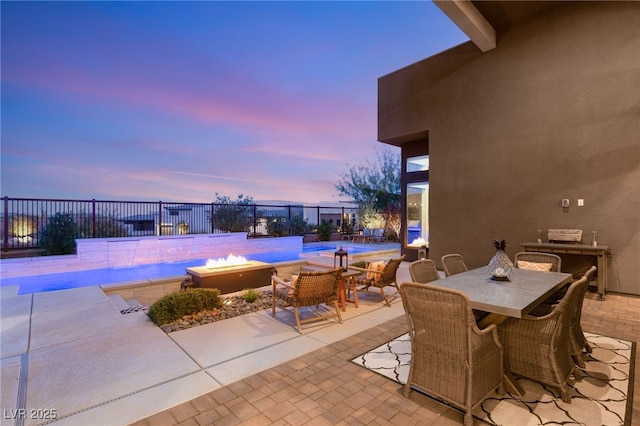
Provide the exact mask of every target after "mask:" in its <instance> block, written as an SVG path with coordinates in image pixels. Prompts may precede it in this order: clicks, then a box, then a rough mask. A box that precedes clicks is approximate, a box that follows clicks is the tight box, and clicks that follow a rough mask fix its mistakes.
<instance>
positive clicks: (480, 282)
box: [430, 266, 573, 396]
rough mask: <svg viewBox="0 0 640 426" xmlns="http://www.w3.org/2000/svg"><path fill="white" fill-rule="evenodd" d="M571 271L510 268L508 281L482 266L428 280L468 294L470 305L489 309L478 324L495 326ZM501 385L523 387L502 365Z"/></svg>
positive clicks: (533, 302)
mask: <svg viewBox="0 0 640 426" xmlns="http://www.w3.org/2000/svg"><path fill="white" fill-rule="evenodd" d="M572 277H573V276H572V275H571V274H566V273H563V272H540V271H530V270H527V269H520V268H514V269H513V271H512V272H511V274H510V275H509V280H508V281H495V280H493V279H492V278H491V274H490V273H489V271H488V268H487V267H486V266H484V267H481V268H476V269H471V270H469V271H466V272H462V273H459V274H455V275H451V276H449V277H446V278H442V279H439V280H436V281H432V282H431V283H430V284H432V285H436V286H439V287H446V288H450V289H454V290H458V291H461V292H463V293H464V294H466V295H467V297H469V300H470V301H471V307H472V308H473V309H476V310H480V311H485V312H489V313H490V315H489V316H487V317H485V318H483V319H482V320H481V321H480V322H479V323H478V326H479V327H480V328H484V327H486V326H488V325H490V324H496V325H497V326H499V324H501V323H502V322H504V321H506V320H507V319H508V318H509V317H512V318H522V317H524V316H526V315H527V314H528V313H529V312H531V310H533V309H534V308H535V307H536V306H538V305H539V304H540V303H541V302H542V301H543V300H545V299H546V298H547V297H549V296H550V295H552V294H553V293H554V292H555V291H556V290H558V289H560V288H561V287H562V286H564V285H565V284H567V283H569V282H571V280H572ZM504 375H505V385H506V386H507V388H509V390H510V391H511V392H514V393H516V394H518V395H520V396H523V395H524V389H523V388H522V386H520V385H519V384H518V383H517V382H516V380H515V379H514V378H513V376H512V375H511V372H510V371H509V369H508V365H505V374H504Z"/></svg>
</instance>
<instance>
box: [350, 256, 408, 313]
mask: <svg viewBox="0 0 640 426" xmlns="http://www.w3.org/2000/svg"><path fill="white" fill-rule="evenodd" d="M404 258H405V255H402V256H400V257H399V258H397V259H389V261H388V262H387V263H386V264H385V265H384V267H383V268H382V270H381V271H379V272H377V273H376V272H374V273H372V271H371V270H370V269H367V268H360V267H356V266H352V265H349V269H352V270H355V271H360V272H362V273H369V275H370V276H371V277H367V276H366V275H363V276H359V277H356V278H355V279H354V282H355V285H356V286H357V291H365V292H369V291H370V290H369V289H370V288H371V287H375V288H377V289H379V290H380V294H381V295H382V298H383V299H384V303H386V304H387V306H389V307H390V306H391V304H390V303H389V297H390V296H395V295H396V294H398V293H399V291H400V288H399V287H398V283H397V282H396V274H397V272H398V268H399V267H400V264H401V263H402V261H403V260H404ZM385 287H394V288H395V289H396V291H395V292H394V293H393V294H391V295H387V294H386V292H385V291H384V288H385ZM376 292H377V291H376Z"/></svg>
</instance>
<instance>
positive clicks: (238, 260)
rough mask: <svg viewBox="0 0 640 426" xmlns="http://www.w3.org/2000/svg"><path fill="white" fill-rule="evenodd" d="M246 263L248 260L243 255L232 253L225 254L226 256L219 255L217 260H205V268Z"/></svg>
mask: <svg viewBox="0 0 640 426" xmlns="http://www.w3.org/2000/svg"><path fill="white" fill-rule="evenodd" d="M247 263H248V261H247V259H246V258H245V257H244V256H234V255H233V254H229V256H227V257H226V258H224V257H221V258H219V259H218V260H215V259H209V260H207V268H209V269H214V268H226V267H229V266H239V265H246V264H247Z"/></svg>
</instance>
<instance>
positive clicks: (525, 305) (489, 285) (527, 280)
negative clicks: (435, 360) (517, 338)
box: [431, 266, 572, 318]
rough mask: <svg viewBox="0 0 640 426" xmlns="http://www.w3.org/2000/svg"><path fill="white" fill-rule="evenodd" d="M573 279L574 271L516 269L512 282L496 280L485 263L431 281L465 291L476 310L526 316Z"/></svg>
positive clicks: (519, 316)
mask: <svg viewBox="0 0 640 426" xmlns="http://www.w3.org/2000/svg"><path fill="white" fill-rule="evenodd" d="M571 279H572V275H571V274H566V273H563V272H540V271H529V270H527V269H520V268H514V269H513V271H512V272H511V275H509V280H508V281H495V280H493V279H492V278H491V274H490V273H489V271H488V269H487V267H486V266H484V267H481V268H476V269H471V270H469V271H466V272H462V273H460V274H455V275H451V276H449V277H446V278H442V279H440V280H437V281H433V282H432V283H431V284H433V285H437V286H439V287H446V288H450V289H454V290H459V291H461V292H463V293H464V294H466V295H467V296H468V297H469V300H470V301H471V307H472V308H473V309H476V310H480V311H485V312H491V313H494V314H499V315H503V316H506V317H513V318H522V317H524V316H525V315H527V314H528V313H529V312H531V310H533V309H534V308H535V307H536V306H538V305H539V304H540V302H542V301H543V300H545V299H546V298H547V297H549V296H551V295H552V294H553V293H554V292H555V291H556V290H558V289H559V288H561V287H562V286H564V285H565V284H567V283H569V282H571Z"/></svg>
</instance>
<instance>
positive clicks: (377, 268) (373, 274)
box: [367, 260, 385, 280]
mask: <svg viewBox="0 0 640 426" xmlns="http://www.w3.org/2000/svg"><path fill="white" fill-rule="evenodd" d="M384 265H385V262H384V261H382V260H381V261H379V262H371V263H370V264H369V266H368V267H367V279H368V280H375V279H376V278H378V276H380V272H382V270H383V269H384Z"/></svg>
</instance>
